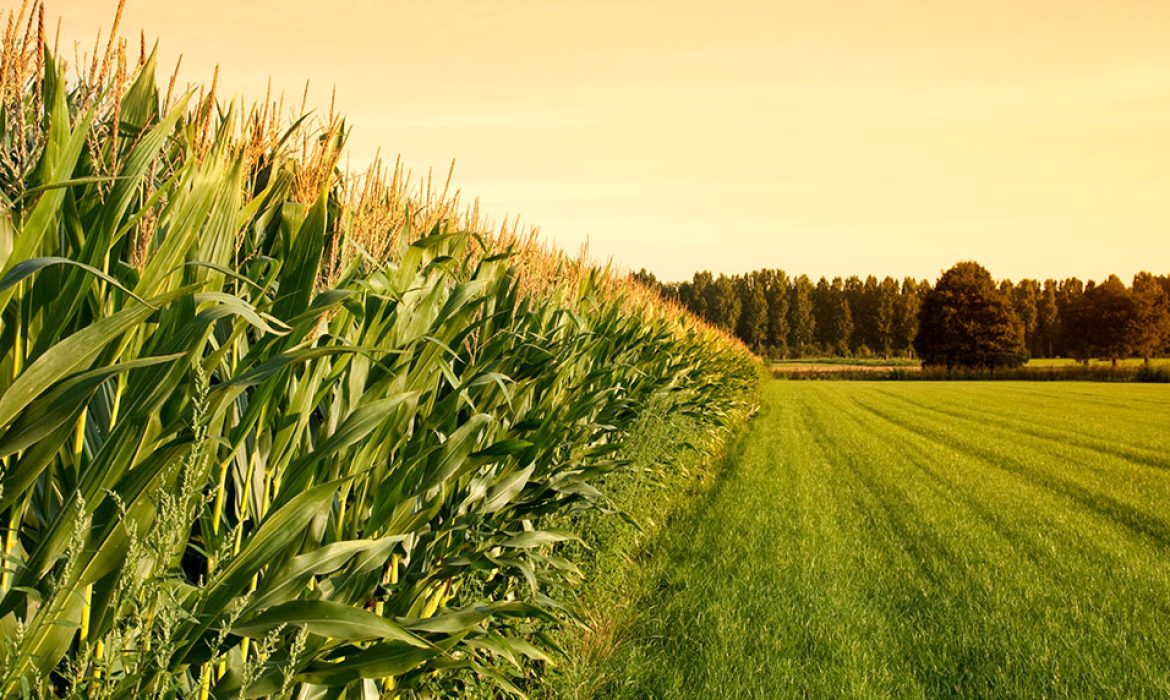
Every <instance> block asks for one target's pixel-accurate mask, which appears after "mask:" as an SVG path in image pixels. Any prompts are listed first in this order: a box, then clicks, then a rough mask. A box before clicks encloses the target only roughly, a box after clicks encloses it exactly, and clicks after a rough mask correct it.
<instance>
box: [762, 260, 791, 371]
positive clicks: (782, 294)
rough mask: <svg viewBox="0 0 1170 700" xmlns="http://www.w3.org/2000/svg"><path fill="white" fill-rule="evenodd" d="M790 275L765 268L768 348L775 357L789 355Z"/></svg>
mask: <svg viewBox="0 0 1170 700" xmlns="http://www.w3.org/2000/svg"><path fill="white" fill-rule="evenodd" d="M788 288H789V282H788V275H787V274H785V272H784V271H783V270H764V298H765V300H767V302H768V340H767V343H768V348H769V352H770V353H771V354H772V356H773V357H788V294H789V290H788Z"/></svg>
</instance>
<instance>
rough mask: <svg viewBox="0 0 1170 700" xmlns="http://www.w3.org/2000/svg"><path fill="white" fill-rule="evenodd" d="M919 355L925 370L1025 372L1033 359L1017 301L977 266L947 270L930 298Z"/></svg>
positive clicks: (917, 343) (916, 344)
mask: <svg viewBox="0 0 1170 700" xmlns="http://www.w3.org/2000/svg"><path fill="white" fill-rule="evenodd" d="M914 350H915V352H917V353H918V357H919V358H921V359H922V364H923V365H928V366H942V367H946V368H947V369H953V368H956V367H973V368H979V367H981V368H988V369H996V368H1000V367H1019V366H1020V365H1022V364H1024V362H1025V361H1026V360H1027V359H1028V355H1027V349H1026V348H1025V347H1024V332H1023V328H1022V327H1021V324H1020V319H1019V317H1017V316H1016V312H1015V310H1014V309H1013V308H1012V305H1011V302H1010V301H1009V300H1008V299H1007V297H1006V296H1005V295H1004V294H1003V293H1002V292H1001V291H1000V290H999V289H998V288H997V287H996V285H995V281H994V280H993V279H992V278H991V274H990V273H988V272H987V270H986V269H984V268H983V266H982V265H979V264H978V263H974V262H961V263H959V264H957V265H955V266H954V267H952V268H951V269H949V270H947V271H946V272H945V273H943V275H942V277H941V278H939V280H938V282H937V283H936V284H935V285H934V289H932V290H931V291H930V292H929V293H928V294H927V295H926V298H925V299H924V300H923V302H922V308H921V310H920V311H919V315H918V335H917V336H916V337H915V338H914Z"/></svg>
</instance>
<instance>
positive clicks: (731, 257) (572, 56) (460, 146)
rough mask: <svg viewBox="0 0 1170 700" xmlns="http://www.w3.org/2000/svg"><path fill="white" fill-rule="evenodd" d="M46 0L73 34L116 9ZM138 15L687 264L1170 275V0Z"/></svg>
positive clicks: (605, 241)
mask: <svg viewBox="0 0 1170 700" xmlns="http://www.w3.org/2000/svg"><path fill="white" fill-rule="evenodd" d="M12 4H13V0H3V5H4V6H5V7H9V6H11V5H12ZM47 4H48V13H49V15H50V19H49V21H48V25H49V27H50V31H52V26H53V24H54V21H55V20H54V19H53V18H54V17H55V16H56V15H61V16H62V17H63V19H62V28H61V36H62V45H63V47H69V48H68V50H67V51H66V52H65V53H66V54H67V55H71V53H72V44H73V41H74V40H82V41H83V46H85V47H89V46H92V42H93V32H94V31H95V30H96V28H97V27H99V26H101V27H106V28H108V26H109V24H110V22H111V19H112V14H113V9H114V6H115V4H116V3H115V2H113V1H112V0H47ZM140 28H142V29H145V30H146V34H147V37H148V40H149V39H150V38H151V37H156V38H158V39H159V41H160V55H161V58H162V59H163V61H164V63H163V65H164V66H170V65H173V61H174V59H175V57H176V56H177V55H178V54H179V53H180V52H181V53H182V54H183V56H184V58H183V73H182V75H183V77H184V78H186V79H188V80H192V81H194V80H207V79H209V78H210V76H211V73H212V69H213V66H214V65H215V64H217V63H218V64H219V65H220V66H221V70H220V85H221V86H222V87H223V88H226V90H227V92H228V93H229V94H230V93H236V94H240V95H244V96H248V97H252V98H256V97H263V94H264V88H265V82H266V79H267V77H268V76H272V78H273V81H274V85H275V86H277V87H279V88H283V89H284V90H285V92H286V93H287V94H290V95H296V96H297V97H298V99H299V96H300V94H301V90H302V87H303V85H304V81H305V80H306V79H308V80H309V81H310V82H311V84H312V86H313V88H312V91H311V93H310V102H311V103H313V104H318V105H319V104H327V103H328V99H329V92H330V89H331V87H332V86H336V89H337V104H338V107H339V109H340V110H341V111H343V112H345V113H346V114H347V115H348V118H349V122H350V124H351V126H353V136H352V139H351V141H350V146H351V152H352V159H353V162H354V163H355V164H356V163H359V162H363V161H365V160H366V159H368V158H369V157H370V156H371V155H372V154H373V153H374V152H375V150H376V149H378V148H381V149H382V152H383V153H385V154H389V155H390V156H393V155H394V154H399V153H400V154H401V155H402V157H403V159H404V161H405V162H406V163H407V164H408V165H409V166H410V167H412V168H413V169H414V171H415V172H419V171H425V170H426V169H427V168H428V167H434V168H435V169H436V170H437V171H443V172H444V173H445V171H446V168H447V166H448V164H449V163H450V161H451V159H455V160H456V161H457V165H456V171H455V173H456V175H455V184H456V185H457V186H458V187H459V188H460V189H461V190H462V191H463V192H464V193H465V194H468V195H472V196H479V197H480V199H481V202H482V205H483V208H484V209H485V210H486V211H487V212H488V213H489V214H491V215H493V216H494V217H496V218H499V217H502V216H503V215H504V214H520V215H521V217H522V220H523V221H526V222H528V223H531V224H536V225H539V226H540V228H541V230H542V232H543V235H544V236H545V237H547V238H549V239H551V240H553V241H555V242H557V243H558V244H560V245H561V246H562V247H564V248H567V249H569V250H576V249H577V248H578V247H579V246H580V244H581V243H582V242H583V241H585V240H586V238H587V239H588V241H589V245H590V250H591V252H592V254H593V255H594V256H595V257H600V258H609V257H612V258H613V259H614V261H615V262H617V263H618V264H619V265H621V266H624V267H627V268H632V269H637V268H640V267H647V268H649V269H650V270H652V271H654V272H655V273H656V274H658V275H659V276H660V277H663V278H666V279H681V278H684V277H689V276H690V274H691V273H692V272H693V271H694V270H696V269H712V270H715V271H717V272H718V271H722V272H743V271H746V270H750V269H755V268H759V267H780V268H783V269H786V270H788V271H789V272H795V273H808V274H809V275H811V276H814V277H817V276H820V275H829V276H832V275H849V274H861V275H865V274H869V273H873V274H878V275H886V274H890V275H895V276H901V275H906V274H910V275H915V276H919V277H929V278H931V279H933V278H935V277H936V276H937V275H938V273H939V272H940V271H941V270H942V269H944V268H946V267H949V266H950V265H951V264H952V263H954V262H956V261H958V260H963V259H975V260H978V261H980V262H982V263H983V264H984V265H986V266H987V267H988V268H989V269H990V270H991V272H992V274H993V275H995V276H997V277H1012V278H1020V277H1025V276H1035V277H1062V276H1069V275H1077V276H1081V277H1084V278H1101V277H1104V276H1105V275H1108V274H1109V273H1118V274H1120V275H1122V276H1123V277H1128V276H1130V275H1132V274H1133V273H1134V272H1136V271H1138V270H1140V269H1151V270H1153V271H1155V272H1159V273H1166V272H1170V39H1168V37H1170V2H1168V1H1167V0H1114V1H1108V2H1106V1H1102V0H1060V1H1055V0H1054V1H1047V2H1045V1H1031V0H982V1H966V0H963V1H959V0H955V1H952V0H933V1H926V0H888V1H885V2H881V1H878V0H865V1H862V0H854V1H852V2H844V1H837V2H834V1H817V2H811V1H808V0H802V1H788V0H784V1H779V0H778V1H775V2H766V1H762V0H727V1H723V2H715V1H711V2H687V1H677V2H666V1H663V2H635V1H632V0H627V1H624V2H623V1H617V2H612V1H610V0H582V1H572V2H569V1H558V0H544V1H530V0H523V1H517V2H510V1H506V0H494V1H480V0H463V1H455V0H412V1H410V2H404V1H401V0H383V1H374V0H333V1H331V2H310V1H308V0H248V1H246V2H245V1H242V0H241V1H237V2H231V1H229V0H204V1H202V2H181V1H179V0H129V2H128V4H127V8H126V12H125V14H124V16H123V29H124V33H126V34H127V35H129V36H133V37H135V40H134V42H135V43H136V41H137V39H136V37H137V34H138V29H140ZM167 72H169V68H168V69H167Z"/></svg>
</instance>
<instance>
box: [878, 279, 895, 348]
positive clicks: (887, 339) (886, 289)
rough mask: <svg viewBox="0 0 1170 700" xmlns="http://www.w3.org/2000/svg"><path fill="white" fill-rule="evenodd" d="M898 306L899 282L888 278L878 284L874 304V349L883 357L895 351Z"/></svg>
mask: <svg viewBox="0 0 1170 700" xmlns="http://www.w3.org/2000/svg"><path fill="white" fill-rule="evenodd" d="M897 305H898V280H896V279H894V278H893V277H886V278H885V279H883V280H882V281H881V282H879V283H877V285H876V289H875V290H874V302H873V316H874V319H873V326H874V337H873V341H874V344H873V349H874V351H876V352H880V353H881V354H882V357H887V358H888V357H889V356H890V353H891V352H893V350H894V321H895V318H896V313H897V311H896V310H897Z"/></svg>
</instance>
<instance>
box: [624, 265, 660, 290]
mask: <svg viewBox="0 0 1170 700" xmlns="http://www.w3.org/2000/svg"><path fill="white" fill-rule="evenodd" d="M630 277H632V278H633V280H634V281H635V282H637V283H639V284H641V285H642V286H643V287H646V288H647V289H653V290H654V291H656V292H657V291H660V290H661V289H662V285H661V284H659V282H658V278H657V277H655V276H654V273H653V272H651V271H649V270H647V269H646V268H644V267H643V268H642V269H641V270H638V271H637V272H631V273H630Z"/></svg>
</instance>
